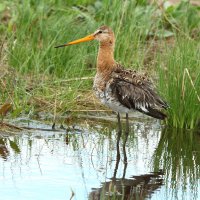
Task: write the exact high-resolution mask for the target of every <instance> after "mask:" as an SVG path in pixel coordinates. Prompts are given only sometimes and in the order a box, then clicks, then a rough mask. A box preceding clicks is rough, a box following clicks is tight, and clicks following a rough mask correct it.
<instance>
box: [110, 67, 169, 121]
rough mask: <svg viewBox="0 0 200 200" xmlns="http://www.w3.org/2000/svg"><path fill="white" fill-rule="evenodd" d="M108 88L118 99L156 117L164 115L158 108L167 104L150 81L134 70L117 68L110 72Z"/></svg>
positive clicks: (129, 106)
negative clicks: (110, 79) (110, 78)
mask: <svg viewBox="0 0 200 200" xmlns="http://www.w3.org/2000/svg"><path fill="white" fill-rule="evenodd" d="M111 77H112V81H111V82H110V88H111V90H112V94H113V95H114V96H115V98H116V99H118V101H119V102H120V103H121V104H122V105H124V106H125V107H127V108H129V109H135V110H138V111H140V112H142V113H144V114H146V115H149V116H151V117H154V118H157V119H164V118H165V117H166V115H165V114H163V113H162V112H161V111H160V110H161V109H162V108H164V109H166V108H168V104H167V103H166V102H165V101H164V100H162V99H161V97H160V96H159V95H158V94H157V92H156V90H155V88H154V86H153V84H152V83H151V81H150V80H149V79H148V78H147V77H146V76H145V75H141V74H138V73H137V72H136V71H132V70H123V69H119V68H118V69H117V70H116V71H114V72H113V73H112V74H111Z"/></svg>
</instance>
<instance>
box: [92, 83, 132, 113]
mask: <svg viewBox="0 0 200 200" xmlns="http://www.w3.org/2000/svg"><path fill="white" fill-rule="evenodd" d="M93 90H94V92H95V95H96V97H97V98H98V99H99V100H100V101H101V103H102V104H104V105H106V106H107V107H109V108H110V109H111V110H113V111H115V112H119V113H128V112H130V111H133V109H129V108H126V107H125V106H123V105H122V104H121V103H120V102H119V101H118V99H117V98H116V97H115V96H113V95H112V93H111V89H110V88H106V89H105V90H104V91H102V90H99V89H98V88H97V87H93Z"/></svg>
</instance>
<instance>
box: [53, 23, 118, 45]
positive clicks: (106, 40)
mask: <svg viewBox="0 0 200 200" xmlns="http://www.w3.org/2000/svg"><path fill="white" fill-rule="evenodd" d="M91 40H98V41H99V42H100V43H101V44H103V45H114V42H115V36H114V33H113V31H112V29H111V28H109V27H108V26H101V27H100V28H98V29H97V30H96V31H95V32H94V33H92V34H90V35H88V36H86V37H83V38H81V39H78V40H74V41H72V42H69V43H66V44H63V45H59V46H56V47H55V48H59V47H64V46H69V45H73V44H78V43H81V42H87V41H91Z"/></svg>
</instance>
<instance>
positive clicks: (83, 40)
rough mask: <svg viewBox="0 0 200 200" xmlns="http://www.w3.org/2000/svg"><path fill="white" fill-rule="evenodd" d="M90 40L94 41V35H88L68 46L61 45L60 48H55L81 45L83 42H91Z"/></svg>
mask: <svg viewBox="0 0 200 200" xmlns="http://www.w3.org/2000/svg"><path fill="white" fill-rule="evenodd" d="M90 40H94V35H93V34H92V35H88V36H86V37H84V38H81V39H78V40H74V41H72V42H69V43H67V44H62V45H59V46H56V47H55V48H59V47H65V46H69V45H73V44H78V43H81V42H87V41H90Z"/></svg>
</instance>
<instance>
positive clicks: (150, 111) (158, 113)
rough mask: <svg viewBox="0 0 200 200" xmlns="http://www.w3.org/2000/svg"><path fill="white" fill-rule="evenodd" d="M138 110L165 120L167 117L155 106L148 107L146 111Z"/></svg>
mask: <svg viewBox="0 0 200 200" xmlns="http://www.w3.org/2000/svg"><path fill="white" fill-rule="evenodd" d="M138 111H140V112H142V113H144V114H145V115H148V116H151V117H154V118H156V119H161V120H164V119H165V118H166V117H167V115H165V114H164V113H162V112H161V111H159V110H156V109H153V108H148V109H147V110H146V111H144V110H138Z"/></svg>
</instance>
